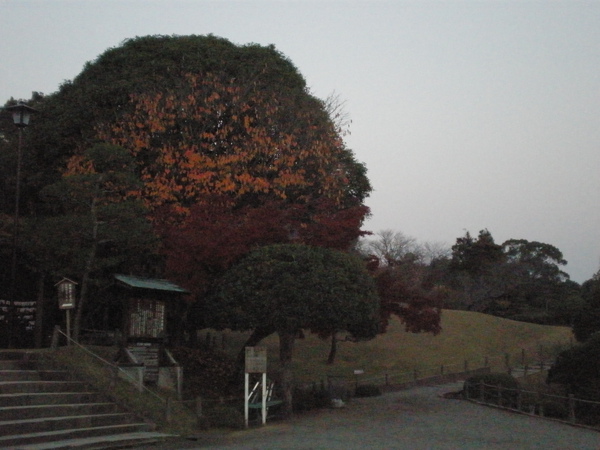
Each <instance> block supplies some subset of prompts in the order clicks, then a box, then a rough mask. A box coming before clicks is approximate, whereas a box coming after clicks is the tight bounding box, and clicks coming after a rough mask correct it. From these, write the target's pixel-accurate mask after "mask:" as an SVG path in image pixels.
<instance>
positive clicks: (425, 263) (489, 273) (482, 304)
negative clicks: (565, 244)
mask: <svg viewBox="0 0 600 450" xmlns="http://www.w3.org/2000/svg"><path fill="white" fill-rule="evenodd" d="M359 250H360V251H361V252H362V253H363V254H364V255H371V257H373V258H375V259H376V261H377V263H378V264H379V265H381V266H382V267H386V268H387V270H394V271H397V272H399V273H402V279H403V285H404V286H405V287H406V288H407V289H409V290H410V291H411V292H413V293H417V292H418V293H419V294H418V295H419V296H421V297H428V298H435V299H436V301H437V302H438V304H442V305H443V307H445V308H449V309H463V310H469V311H477V312H482V313H486V314H492V315H495V316H499V317H504V318H508V319H512V320H520V321H526V322H533V323H540V324H553V325H568V326H571V325H573V324H575V323H583V322H586V323H587V322H589V323H590V324H591V325H592V324H594V325H592V326H598V328H599V329H600V313H594V312H593V310H594V307H591V306H590V305H592V304H593V301H592V300H590V299H591V298H593V296H594V294H593V293H592V292H593V289H592V288H591V286H592V285H593V284H594V283H595V282H594V280H589V281H586V282H585V283H583V285H581V286H580V285H579V284H578V283H576V282H574V281H571V280H570V279H569V275H568V274H567V273H565V272H564V271H563V270H562V268H563V267H564V266H565V265H566V264H567V261H565V259H564V258H563V255H562V253H561V252H560V250H559V249H557V248H556V247H554V246H553V245H551V244H546V243H542V242H536V241H527V240H524V239H509V240H507V241H506V242H504V243H502V244H497V243H496V242H495V241H494V238H493V236H492V234H491V232H490V231H489V230H481V231H480V232H479V234H478V236H477V237H474V236H472V235H471V234H470V232H468V231H467V232H466V233H465V235H464V236H460V237H458V238H457V239H456V242H455V243H454V245H452V246H451V247H450V246H447V245H444V244H440V243H425V244H422V243H419V242H417V240H416V239H415V238H412V237H409V236H406V235H404V234H403V233H401V232H394V231H391V230H384V231H380V232H379V233H377V234H376V235H375V236H370V237H365V238H363V239H362V241H361V244H360V246H359ZM599 305H600V303H599ZM596 308H597V306H596ZM599 311H600V310H599ZM579 326H580V327H582V326H583V325H579Z"/></svg>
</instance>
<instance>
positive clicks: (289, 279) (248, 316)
mask: <svg viewBox="0 0 600 450" xmlns="http://www.w3.org/2000/svg"><path fill="white" fill-rule="evenodd" d="M211 300H212V301H211V303H209V304H208V305H207V306H208V307H207V309H206V310H205V312H206V314H208V315H210V317H211V321H212V323H213V324H214V325H216V326H219V327H221V328H230V329H233V330H256V329H262V330H267V331H268V332H270V333H277V334H278V336H279V343H280V344H279V345H280V364H281V383H282V389H283V392H284V400H285V405H286V406H285V409H286V412H287V414H291V411H292V410H291V402H292V378H291V376H292V374H291V362H292V355H293V348H294V341H295V339H296V337H297V336H298V335H299V334H300V333H301V332H303V331H304V330H306V331H315V332H322V331H324V330H337V331H347V332H349V333H351V334H352V335H353V336H355V337H359V338H372V337H374V336H375V335H376V334H377V332H378V331H379V325H380V317H379V298H378V295H377V290H376V287H375V284H374V282H373V278H372V277H371V275H370V274H369V273H368V271H367V270H366V268H365V266H364V263H363V261H362V260H361V259H360V258H357V257H355V256H352V255H350V254H348V253H344V252H339V251H335V250H329V249H325V248H320V247H313V246H306V245H298V244H277V245H270V246H266V247H262V248H260V249H258V250H255V251H253V252H252V253H250V254H249V255H248V256H247V257H245V258H244V259H243V260H242V261H241V262H240V263H239V264H237V265H235V266H234V267H233V268H232V269H231V270H229V271H228V272H227V273H226V275H225V276H224V277H223V279H222V280H221V282H220V284H219V289H218V290H217V292H216V294H215V295H214V297H213V298H212V299H211Z"/></svg>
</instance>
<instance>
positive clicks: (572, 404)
mask: <svg viewBox="0 0 600 450" xmlns="http://www.w3.org/2000/svg"><path fill="white" fill-rule="evenodd" d="M569 422H571V423H576V422H577V418H576V417H575V396H574V395H573V394H569Z"/></svg>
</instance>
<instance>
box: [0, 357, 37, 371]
mask: <svg viewBox="0 0 600 450" xmlns="http://www.w3.org/2000/svg"><path fill="white" fill-rule="evenodd" d="M37 364H38V363H37V362H36V361H28V360H23V359H3V360H0V370H31V369H35V368H36V367H37Z"/></svg>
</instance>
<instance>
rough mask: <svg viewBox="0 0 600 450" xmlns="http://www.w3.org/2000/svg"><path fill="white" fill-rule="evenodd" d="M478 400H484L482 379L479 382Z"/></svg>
mask: <svg viewBox="0 0 600 450" xmlns="http://www.w3.org/2000/svg"><path fill="white" fill-rule="evenodd" d="M479 400H481V401H482V402H483V401H484V400H485V385H484V384H483V381H480V382H479Z"/></svg>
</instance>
